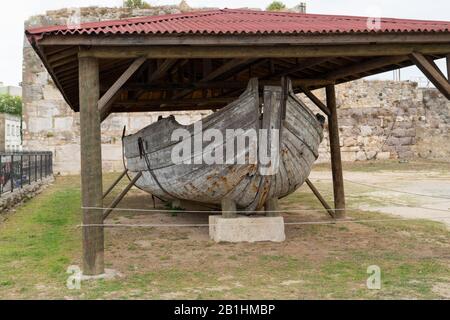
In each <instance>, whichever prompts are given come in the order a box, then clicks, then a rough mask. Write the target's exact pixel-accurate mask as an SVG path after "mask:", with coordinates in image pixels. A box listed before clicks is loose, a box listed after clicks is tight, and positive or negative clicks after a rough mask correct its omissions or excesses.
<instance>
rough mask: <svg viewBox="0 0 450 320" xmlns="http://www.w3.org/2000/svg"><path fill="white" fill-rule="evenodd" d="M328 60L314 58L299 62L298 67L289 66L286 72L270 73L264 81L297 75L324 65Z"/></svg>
mask: <svg viewBox="0 0 450 320" xmlns="http://www.w3.org/2000/svg"><path fill="white" fill-rule="evenodd" d="M328 60H329V58H315V59H310V60H306V61H300V62H299V63H298V65H296V66H294V67H292V66H291V67H289V68H287V69H286V70H283V71H281V72H277V73H273V72H272V71H271V72H270V75H268V76H267V77H265V79H270V78H281V77H285V76H288V75H290V74H293V73H297V72H300V71H303V70H305V69H308V68H311V67H314V66H317V65H319V64H321V63H324V62H326V61H328ZM271 61H272V60H271Z"/></svg>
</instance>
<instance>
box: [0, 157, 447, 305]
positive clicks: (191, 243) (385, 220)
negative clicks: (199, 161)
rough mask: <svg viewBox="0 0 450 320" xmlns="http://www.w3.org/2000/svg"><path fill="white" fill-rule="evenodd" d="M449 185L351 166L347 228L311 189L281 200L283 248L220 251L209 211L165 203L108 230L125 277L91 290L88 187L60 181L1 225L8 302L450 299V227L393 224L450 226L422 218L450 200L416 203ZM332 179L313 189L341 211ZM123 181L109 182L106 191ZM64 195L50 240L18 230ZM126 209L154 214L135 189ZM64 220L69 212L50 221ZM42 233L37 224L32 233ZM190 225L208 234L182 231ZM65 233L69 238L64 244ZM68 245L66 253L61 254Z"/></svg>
mask: <svg viewBox="0 0 450 320" xmlns="http://www.w3.org/2000/svg"><path fill="white" fill-rule="evenodd" d="M449 175H450V170H448V167H447V166H446V164H441V163H433V164H429V165H427V166H420V165H417V164H406V165H399V164H397V163H394V164H393V163H390V162H389V163H376V164H375V166H370V165H367V164H366V166H362V167H359V166H358V165H352V166H350V167H346V171H345V178H346V179H347V180H348V181H347V182H346V189H347V198H348V199H347V202H348V206H349V208H350V209H349V211H348V221H344V222H342V223H337V224H330V222H331V221H332V220H331V219H330V217H329V216H328V215H327V213H326V212H324V210H323V209H322V208H321V206H320V204H319V202H318V201H317V200H316V199H315V198H314V196H313V195H312V194H311V192H310V190H309V189H308V188H307V187H306V186H305V187H302V188H301V189H300V190H299V191H297V192H296V193H295V194H293V195H291V196H289V197H288V198H286V199H283V200H282V201H281V206H282V209H283V210H284V211H285V213H284V214H283V216H284V218H285V221H286V223H287V225H286V236H287V240H286V241H285V242H284V243H255V244H248V243H240V244H226V243H214V242H213V241H211V240H210V239H209V234H208V227H207V224H208V216H209V213H187V212H183V211H173V210H172V211H170V209H169V208H168V207H167V206H166V205H164V204H163V203H157V209H156V210H157V211H149V212H140V211H137V210H130V211H118V212H115V213H113V214H112V215H111V216H110V217H109V219H108V220H107V222H106V223H108V224H122V225H133V226H134V227H127V228H123V227H120V228H108V229H106V233H105V236H106V239H105V245H106V247H105V261H106V266H107V268H109V269H114V270H116V271H117V272H119V273H120V277H117V278H115V279H113V280H108V281H91V282H83V283H82V288H81V289H80V290H68V289H67V288H66V286H65V285H66V279H67V274H66V268H67V266H69V265H81V261H80V256H81V247H80V244H81V240H80V229H79V228H77V227H76V224H78V223H79V221H80V214H81V212H80V209H79V203H77V201H79V184H78V183H79V182H78V178H77V177H65V178H58V179H57V181H56V183H55V185H54V186H52V187H50V188H49V189H48V190H46V191H45V192H44V193H43V194H42V195H41V196H39V199H34V200H33V201H31V202H30V204H27V205H26V206H25V207H24V208H21V209H19V210H18V211H17V213H16V214H14V215H12V216H11V218H10V219H9V220H8V221H6V222H5V223H4V227H3V228H4V229H3V230H2V229H1V226H0V243H3V244H5V245H6V246H5V247H4V248H6V249H1V248H0V298H8V297H9V298H11V297H13V298H26V299H29V298H42V299H53V298H61V299H182V298H187V299H393V298H396V299H429V298H431V299H448V298H450V231H449V229H448V227H446V226H445V225H444V224H442V223H440V222H435V221H430V220H415V219H413V220H399V221H397V220H392V221H390V219H392V218H396V217H421V218H422V217H423V218H427V219H432V220H439V221H447V220H445V219H444V220H442V219H437V218H440V217H441V216H442V215H448V213H446V212H438V213H436V212H435V211H431V210H430V214H428V213H427V211H425V210H423V209H417V207H422V206H423V207H430V206H431V207H432V208H434V206H439V208H442V209H443V210H444V209H447V210H448V202H446V199H434V198H428V197H422V196H421V197H419V196H417V195H413V193H420V194H428V195H433V196H442V197H445V196H448V193H447V191H446V189H445V188H448V182H447V180H446V179H448V177H449ZM330 176H331V175H330V172H329V170H328V168H327V167H322V166H318V167H317V168H315V170H314V172H313V175H312V180H313V181H314V182H315V184H316V186H317V187H318V188H319V190H321V192H322V193H323V195H324V196H325V197H326V198H327V200H328V201H330V202H331V199H332V196H331V195H332V188H331V183H330V181H329V178H330ZM114 177H115V175H106V176H105V185H107V184H108V183H110V182H111V181H112V180H113V179H114ZM349 181H353V182H357V183H364V184H366V185H370V186H362V185H357V184H355V183H353V182H352V183H351V182H349ZM421 186H424V187H423V188H422V187H421ZM122 187H123V185H122ZM375 187H382V188H383V190H379V189H378V188H375ZM68 188H69V189H70V190H68ZM119 189H120V188H118V190H116V191H115V194H117V193H118V192H119V191H120V190H119ZM387 189H395V190H398V191H402V192H405V191H406V192H408V193H406V194H405V193H398V192H394V191H388V190H387ZM115 194H112V195H110V196H109V197H108V198H107V199H106V201H105V203H110V202H111V200H112V199H113V197H114V195H115ZM69 196H70V198H67V197H69ZM58 197H61V199H60V201H59V202H56V203H53V204H52V205H51V206H50V207H49V209H46V211H45V210H44V211H45V214H44V213H43V214H42V216H40V217H39V220H38V221H40V222H42V226H41V227H39V230H41V229H43V228H44V226H45V227H46V228H47V227H48V229H45V230H43V231H33V232H32V231H30V230H28V229H25V227H18V226H19V225H23V224H24V222H23V221H24V220H20V219H30V218H31V217H33V215H36V214H38V213H37V212H40V211H43V210H42V206H46V203H47V202H48V201H53V200H52V199H55V198H58ZM434 200H437V201H434ZM441 200H443V201H441ZM77 206H78V207H77ZM412 207H414V209H413V208H412ZM120 208H128V209H146V210H155V209H154V207H153V201H152V198H151V197H150V196H149V195H147V194H145V193H143V192H141V191H139V190H136V189H134V190H132V192H131V193H130V194H129V195H128V196H127V197H126V198H125V199H124V201H123V202H122V203H121V204H120ZM394 208H395V210H394ZM168 209H169V212H168V211H167V210H168ZM188 209H189V208H188ZM407 209H408V210H407ZM55 210H56V211H58V210H60V212H57V215H56V216H49V215H52V214H55ZM158 210H161V211H158ZM391 210H392V211H391ZM403 210H405V211H403ZM71 212H73V213H71ZM431 212H433V214H439V217H437V216H431ZM61 213H64V214H65V215H73V217H72V218H70V219H69V220H68V221H67V222H65V223H66V224H67V226H66V225H62V222H61V221H60V220H59V219H61V218H62V217H63V216H61ZM386 213H388V214H386ZM40 214H41V213H39V215H40ZM371 221H372V222H371ZM311 222H313V223H311ZM321 222H322V223H323V224H321ZM296 223H299V224H296ZM35 224H36V220H33V221H32V223H30V228H31V227H33V228H34V226H35ZM184 224H188V225H191V224H196V225H198V224H199V225H204V226H199V227H191V226H185V227H182V226H179V225H184ZM149 225H153V227H149ZM163 225H165V226H163ZM173 225H177V226H173ZM55 226H58V227H59V226H61V228H63V229H61V232H60V236H59V237H58V234H59V233H58V232H57V231H55V229H54V228H56V227H55ZM18 230H20V235H21V236H23V237H25V235H26V234H27V233H29V234H33V239H29V241H28V239H27V242H26V243H25V244H22V243H20V242H17V243H15V242H14V241H15V240H14V239H16V238H17V237H18V236H16V235H18V232H19V231H18ZM2 232H3V236H2V235H1V234H2ZM39 232H41V233H42V234H40V233H39ZM41 238H42V239H45V240H46V241H48V245H47V246H48V248H47V247H43V248H41V251H42V252H39V255H38V254H37V253H36V252H34V251H32V250H36V249H33V245H36V243H41V241H40V240H39V241H38V240H37V239H41ZM58 241H59V242H61V244H60V248H55V247H56V244H57V243H59V242H58ZM20 246H22V247H20ZM19 247H20V248H19ZM2 250H9V251H5V253H2ZM30 250H31V251H30ZM2 254H3V255H2ZM28 255H29V256H30V258H28ZM2 259H3V261H4V262H2V261H1V260H2ZM22 265H27V269H22ZM372 265H377V266H379V267H380V269H381V272H382V288H381V290H369V289H368V288H367V285H366V281H367V278H368V277H369V275H368V274H367V268H368V267H369V266H372ZM30 266H31V267H32V268H33V270H40V271H39V274H38V275H36V274H32V273H30V269H29V268H30ZM2 272H3V275H2V274H1V273H2ZM36 272H37V271H36Z"/></svg>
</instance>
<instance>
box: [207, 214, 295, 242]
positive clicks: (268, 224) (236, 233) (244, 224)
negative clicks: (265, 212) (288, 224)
mask: <svg viewBox="0 0 450 320" xmlns="http://www.w3.org/2000/svg"><path fill="white" fill-rule="evenodd" d="M209 235H210V237H211V239H212V240H214V241H215V242H231V243H239V242H250V243H253V242H283V241H285V240H286V235H285V231H284V218H283V217H246V216H237V217H236V218H234V219H230V218H224V217H222V216H210V217H209Z"/></svg>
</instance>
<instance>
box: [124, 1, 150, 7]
mask: <svg viewBox="0 0 450 320" xmlns="http://www.w3.org/2000/svg"><path fill="white" fill-rule="evenodd" d="M123 6H124V7H125V8H131V9H148V8H150V7H151V6H150V4H148V3H147V2H146V1H144V0H124V2H123Z"/></svg>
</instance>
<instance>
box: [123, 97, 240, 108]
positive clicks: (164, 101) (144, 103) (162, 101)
mask: <svg viewBox="0 0 450 320" xmlns="http://www.w3.org/2000/svg"><path fill="white" fill-rule="evenodd" d="M237 98H238V97H222V98H193V99H179V100H171V99H155V100H139V101H135V100H129V101H117V102H116V103H114V106H116V107H117V106H122V107H139V106H141V107H145V106H160V105H172V106H176V105H195V104H222V103H229V102H232V101H234V100H235V99H237Z"/></svg>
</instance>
